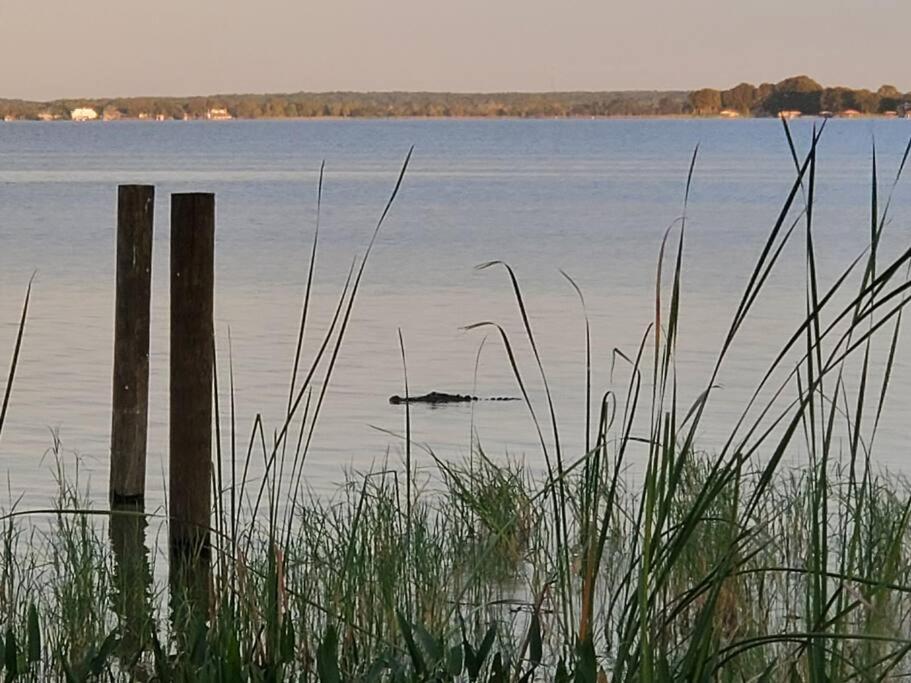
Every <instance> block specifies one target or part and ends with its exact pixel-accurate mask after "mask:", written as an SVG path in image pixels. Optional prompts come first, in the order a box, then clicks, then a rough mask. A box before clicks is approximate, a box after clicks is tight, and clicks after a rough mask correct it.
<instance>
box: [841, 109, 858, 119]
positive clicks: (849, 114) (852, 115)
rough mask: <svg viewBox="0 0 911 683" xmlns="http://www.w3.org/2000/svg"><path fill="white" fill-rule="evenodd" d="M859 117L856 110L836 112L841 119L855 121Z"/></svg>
mask: <svg viewBox="0 0 911 683" xmlns="http://www.w3.org/2000/svg"><path fill="white" fill-rule="evenodd" d="M860 115H861V114H860V112H859V111H857V110H856V109H845V110H844V111H840V112H838V116H839V117H841V118H843V119H856V118H857V117H858V116H860Z"/></svg>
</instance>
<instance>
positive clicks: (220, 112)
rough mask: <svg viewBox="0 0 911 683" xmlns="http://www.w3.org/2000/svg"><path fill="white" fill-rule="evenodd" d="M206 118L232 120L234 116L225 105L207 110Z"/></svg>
mask: <svg viewBox="0 0 911 683" xmlns="http://www.w3.org/2000/svg"><path fill="white" fill-rule="evenodd" d="M206 118H207V119H208V120H209V121H230V120H231V119H233V118H234V117H233V116H231V114H230V112H229V111H228V110H227V109H225V108H224V107H216V108H214V109H210V110H209V111H208V112H206Z"/></svg>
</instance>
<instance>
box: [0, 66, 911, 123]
mask: <svg viewBox="0 0 911 683" xmlns="http://www.w3.org/2000/svg"><path fill="white" fill-rule="evenodd" d="M782 115H784V116H786V117H787V118H793V117H796V116H801V115H808V116H846V117H860V116H886V117H898V118H907V117H911V92H908V93H903V92H901V91H899V90H898V89H897V88H895V87H894V86H891V85H883V86H880V88H879V89H878V90H876V91H872V90H867V89H852V88H847V87H842V86H835V87H824V86H822V85H820V84H819V83H817V82H816V81H814V80H813V79H811V78H809V77H808V76H794V77H791V78H786V79H785V80H783V81H780V82H778V83H763V84H760V85H758V86H755V85H752V84H750V83H740V84H738V85H736V86H734V87H732V88H729V89H728V90H715V89H712V88H702V89H699V90H692V91H687V90H668V91H659V90H642V91H601V92H550V93H521V92H504V93H445V92H326V93H306V92H299V93H290V94H232V95H211V96H199V97H125V98H88V99H58V100H53V101H47V102H37V101H26V100H12V99H0V120H6V121H13V120H42V121H57V120H106V121H114V120H120V119H136V120H159V121H166V120H229V119H310V118H539V119H543V118H589V119H590V118H615V117H713V116H720V117H724V118H740V117H768V116H773V117H777V116H782Z"/></svg>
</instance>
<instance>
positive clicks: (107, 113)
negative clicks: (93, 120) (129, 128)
mask: <svg viewBox="0 0 911 683" xmlns="http://www.w3.org/2000/svg"><path fill="white" fill-rule="evenodd" d="M121 118H123V114H121V113H120V110H119V109H117V107H105V108H104V111H102V112H101V120H102V121H117V120H119V119H121Z"/></svg>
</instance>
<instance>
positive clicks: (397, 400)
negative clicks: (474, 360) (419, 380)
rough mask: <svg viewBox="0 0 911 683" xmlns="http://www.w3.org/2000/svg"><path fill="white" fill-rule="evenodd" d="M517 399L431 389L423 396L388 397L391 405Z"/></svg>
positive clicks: (515, 399) (514, 399)
mask: <svg viewBox="0 0 911 683" xmlns="http://www.w3.org/2000/svg"><path fill="white" fill-rule="evenodd" d="M518 400H519V399H517V398H513V397H508V396H495V397H493V398H478V397H477V396H469V395H467V394H447V393H444V392H441V391H431V392H430V393H429V394H424V395H423V396H408V397H407V398H404V397H402V396H399V395H398V394H396V395H395V396H390V397H389V402H390V403H391V404H392V405H396V406H397V405H401V404H402V403H429V404H431V405H438V404H440V403H471V402H472V401H518Z"/></svg>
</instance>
